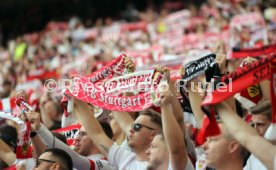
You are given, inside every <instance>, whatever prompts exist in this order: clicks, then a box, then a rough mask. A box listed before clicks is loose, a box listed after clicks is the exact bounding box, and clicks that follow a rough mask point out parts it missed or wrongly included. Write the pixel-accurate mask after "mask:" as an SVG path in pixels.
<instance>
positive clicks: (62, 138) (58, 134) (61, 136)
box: [52, 132, 67, 145]
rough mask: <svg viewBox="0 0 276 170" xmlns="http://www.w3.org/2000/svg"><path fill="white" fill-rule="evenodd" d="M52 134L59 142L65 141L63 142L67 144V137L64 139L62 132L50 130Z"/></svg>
mask: <svg viewBox="0 0 276 170" xmlns="http://www.w3.org/2000/svg"><path fill="white" fill-rule="evenodd" d="M52 134H53V135H54V136H55V137H56V138H58V139H59V140H60V141H61V142H63V143H65V144H66V145H67V139H66V137H65V136H64V135H63V134H61V133H58V132H52Z"/></svg>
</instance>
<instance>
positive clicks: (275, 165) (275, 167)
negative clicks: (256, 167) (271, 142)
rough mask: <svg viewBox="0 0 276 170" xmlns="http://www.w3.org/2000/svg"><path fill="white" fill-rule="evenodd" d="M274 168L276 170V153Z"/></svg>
mask: <svg viewBox="0 0 276 170" xmlns="http://www.w3.org/2000/svg"><path fill="white" fill-rule="evenodd" d="M273 169H274V170H276V155H275V156H274V167H273Z"/></svg>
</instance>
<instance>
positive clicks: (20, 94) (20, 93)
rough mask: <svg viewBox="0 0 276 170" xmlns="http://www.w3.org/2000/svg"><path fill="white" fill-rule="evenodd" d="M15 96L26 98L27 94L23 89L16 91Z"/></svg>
mask: <svg viewBox="0 0 276 170" xmlns="http://www.w3.org/2000/svg"><path fill="white" fill-rule="evenodd" d="M16 98H17V99H18V98H23V99H24V100H27V98H28V96H27V94H26V92H25V91H24V90H21V91H19V92H17V93H16Z"/></svg>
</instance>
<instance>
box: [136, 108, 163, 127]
mask: <svg viewBox="0 0 276 170" xmlns="http://www.w3.org/2000/svg"><path fill="white" fill-rule="evenodd" d="M140 115H145V116H149V117H150V120H151V121H152V122H153V123H155V124H156V125H158V126H159V127H160V129H161V130H162V120H161V116H160V114H159V113H158V112H156V111H154V110H152V109H146V110H143V111H141V112H140Z"/></svg>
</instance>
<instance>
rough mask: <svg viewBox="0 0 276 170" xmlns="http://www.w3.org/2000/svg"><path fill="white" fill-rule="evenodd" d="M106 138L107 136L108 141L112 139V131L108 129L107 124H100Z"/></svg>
mask: <svg viewBox="0 0 276 170" xmlns="http://www.w3.org/2000/svg"><path fill="white" fill-rule="evenodd" d="M100 124H101V126H102V128H103V130H104V132H105V134H106V136H108V137H109V138H110V139H112V138H113V131H112V129H111V127H110V125H109V124H108V123H107V122H100Z"/></svg>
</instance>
